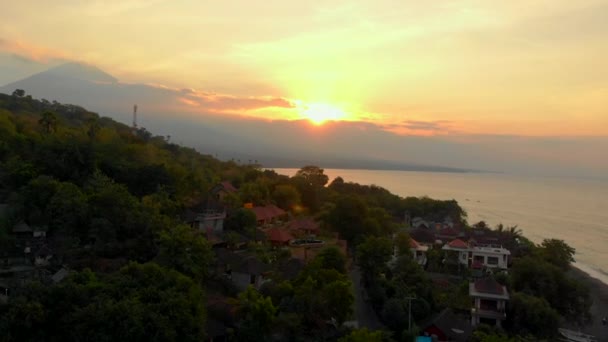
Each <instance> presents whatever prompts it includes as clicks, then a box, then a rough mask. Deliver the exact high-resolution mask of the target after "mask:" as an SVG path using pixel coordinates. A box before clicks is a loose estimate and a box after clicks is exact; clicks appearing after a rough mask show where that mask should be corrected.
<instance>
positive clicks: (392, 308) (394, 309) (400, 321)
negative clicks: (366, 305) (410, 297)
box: [380, 298, 408, 334]
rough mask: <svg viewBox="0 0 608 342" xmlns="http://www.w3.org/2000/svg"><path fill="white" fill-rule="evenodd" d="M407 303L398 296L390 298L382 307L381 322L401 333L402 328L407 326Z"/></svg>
mask: <svg viewBox="0 0 608 342" xmlns="http://www.w3.org/2000/svg"><path fill="white" fill-rule="evenodd" d="M406 307H407V304H406V303H404V302H403V301H402V300H401V299H399V298H391V299H389V300H388V301H386V303H384V307H383V308H382V313H381V315H380V316H381V317H382V322H384V324H386V326H387V327H389V328H390V329H391V330H393V331H394V332H396V333H398V334H399V333H401V331H402V330H403V328H404V327H405V328H407V324H408V322H407V320H408V312H407V309H406Z"/></svg>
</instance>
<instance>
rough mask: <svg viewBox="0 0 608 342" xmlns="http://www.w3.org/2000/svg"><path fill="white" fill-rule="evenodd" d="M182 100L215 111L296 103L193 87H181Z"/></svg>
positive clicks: (275, 98) (279, 106) (290, 106)
mask: <svg viewBox="0 0 608 342" xmlns="http://www.w3.org/2000/svg"><path fill="white" fill-rule="evenodd" d="M179 92H180V94H181V96H180V102H182V103H185V104H187V105H189V106H194V107H202V108H205V109H207V110H211V111H215V112H225V111H249V110H256V109H261V108H269V107H277V108H294V107H295V105H294V104H293V103H292V102H291V101H290V100H287V99H284V98H281V97H271V96H261V97H239V96H233V95H226V94H215V93H208V92H201V91H195V90H192V89H181V90H180V91H179Z"/></svg>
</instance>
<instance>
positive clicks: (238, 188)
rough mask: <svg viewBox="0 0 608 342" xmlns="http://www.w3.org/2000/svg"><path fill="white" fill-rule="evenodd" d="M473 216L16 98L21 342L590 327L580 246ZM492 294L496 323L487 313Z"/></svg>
mask: <svg viewBox="0 0 608 342" xmlns="http://www.w3.org/2000/svg"><path fill="white" fill-rule="evenodd" d="M466 217H467V214H466V212H465V211H464V210H463V209H462V208H461V207H460V206H459V205H458V203H457V202H456V201H454V200H448V201H440V200H433V199H430V198H415V197H407V198H402V197H399V196H396V195H394V194H391V193H390V192H389V191H388V190H386V189H383V188H381V187H378V186H374V185H371V186H368V185H360V184H356V183H351V182H347V181H345V180H344V179H342V178H341V177H337V178H336V179H334V180H332V181H331V182H330V181H329V178H328V176H327V175H326V174H324V170H323V169H322V168H319V167H317V166H314V165H308V166H304V167H302V168H301V169H300V170H299V171H298V172H297V174H296V175H295V176H293V177H288V176H283V175H279V174H277V173H276V172H274V171H272V170H262V169H261V168H260V166H259V165H255V164H246V165H240V164H237V163H234V162H222V161H219V160H217V159H216V158H213V157H211V156H208V155H203V154H200V153H199V152H197V151H195V150H193V149H190V148H185V147H182V146H179V145H177V144H174V143H171V142H170V139H169V138H168V137H161V136H154V135H153V134H151V133H150V132H148V131H147V130H146V129H145V128H143V127H140V128H137V129H134V128H132V127H128V126H126V125H124V124H121V123H118V122H116V121H114V120H112V119H109V118H104V117H100V116H99V115H97V114H96V113H92V112H89V111H88V110H86V109H84V108H82V107H79V106H74V105H64V104H60V103H58V102H48V101H45V100H36V99H33V98H31V96H28V95H26V94H24V93H22V92H15V94H13V95H0V258H1V259H0V260H2V264H1V267H0V336H3V339H4V340H6V341H84V340H87V341H89V340H95V341H114V340H130V341H144V340H146V341H147V340H149V339H150V337H151V336H153V337H154V338H153V340H157V341H200V340H203V339H205V338H213V339H219V340H221V339H227V340H234V341H269V340H277V341H282V340H293V341H309V340H320V341H336V340H338V341H341V342H348V341H360V340H364V341H377V342H380V341H393V340H408V339H410V340H411V339H412V338H413V336H416V335H420V334H431V333H432V334H436V333H438V332H437V329H439V328H438V326H440V323H439V321H441V320H442V319H443V320H445V319H446V317H449V321H448V322H447V323H448V324H449V326H451V327H453V329H451V330H444V331H445V332H446V333H447V334H453V331H462V332H463V333H465V332H466V334H467V338H468V337H470V338H471V339H470V340H472V341H475V342H484V341H491V340H495V339H493V338H504V339H501V340H500V341H509V342H511V341H539V340H543V339H545V340H552V338H554V337H555V336H556V334H557V328H558V327H559V326H560V325H562V324H563V322H571V323H572V324H579V325H585V324H588V323H589V321H590V319H591V313H590V308H591V305H592V300H591V298H590V295H589V291H588V288H587V287H586V286H585V284H584V283H582V282H580V281H579V280H578V279H576V278H574V277H573V276H572V275H571V273H570V272H569V271H570V270H571V264H572V262H573V260H574V259H573V256H574V253H575V250H574V249H573V248H571V247H570V246H568V245H567V244H566V243H565V242H564V241H561V240H555V239H547V240H544V241H543V242H542V243H541V244H540V245H535V244H533V243H531V242H530V241H529V240H527V239H526V238H525V237H523V236H522V232H521V230H519V229H517V227H503V226H502V225H499V226H497V227H496V229H491V228H490V227H488V226H487V225H486V224H485V222H479V223H476V224H474V225H469V224H468V222H467V221H466ZM463 253H464V254H463ZM469 253H471V255H472V257H471V258H469V257H468V255H469ZM476 253H478V254H476ZM479 253H481V254H479ZM488 253H489V254H488ZM463 255H464V257H463ZM488 255H489V256H488ZM536 279H541V281H536ZM478 286H479V288H478ZM472 289H475V291H473V290H472ZM488 289H489V290H491V291H494V292H495V291H499V292H497V293H499V294H500V296H499V297H500V300H501V302H496V303H493V304H492V305H499V306H496V307H494V310H498V311H497V312H498V313H499V314H500V315H498V316H492V317H493V318H492V319H494V321H492V320H489V321H488V320H487V319H482V318H484V317H481V318H480V317H477V316H476V315H475V312H476V311H472V310H471V303H472V297H474V296H477V297H480V296H481V297H483V298H485V297H484V294H483V293H486V292H483V291H486V290H488ZM497 289H498V290H497ZM478 290H479V291H481V292H479V291H478ZM494 292H487V293H494ZM565 294H567V295H565ZM412 297H415V298H416V300H415V302H413V303H412V315H411V318H410V316H409V315H408V314H406V311H405V308H406V303H408V301H409V300H411V298H412ZM505 300H507V301H510V302H509V304H508V305H507V306H506V309H505V305H506V304H505V302H504V301H505ZM484 305H486V306H487V305H490V304H484ZM471 315H473V316H472V317H473V318H474V319H475V320H476V323H474V324H473V326H471V325H472V323H471ZM442 317H443V318H442ZM485 318H487V317H485ZM488 322H489V323H490V324H492V323H494V324H492V325H496V326H497V328H491V327H489V326H487V325H485V324H482V323H488ZM501 322H502V323H501ZM503 323H504V325H502V327H503V328H499V327H500V326H501V324H503ZM410 324H411V325H412V328H411V329H405V328H404V327H405V326H408V325H410ZM353 326H356V327H361V328H370V329H381V330H378V331H373V332H371V331H369V330H367V329H352V327H353ZM32 327H35V329H32ZM443 328H445V326H443ZM455 328H457V329H456V330H454V329H455ZM458 334H460V333H458ZM507 334H508V335H509V336H507ZM522 336H526V337H525V338H524V337H522ZM461 337H462V336H461Z"/></svg>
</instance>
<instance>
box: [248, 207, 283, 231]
mask: <svg viewBox="0 0 608 342" xmlns="http://www.w3.org/2000/svg"><path fill="white" fill-rule="evenodd" d="M251 210H252V211H253V213H254V214H255V219H256V222H257V224H258V226H265V225H268V224H272V223H277V222H279V221H281V220H285V219H287V212H286V211H285V210H283V209H281V208H279V207H277V206H276V205H274V204H270V205H267V206H263V207H253V208H251Z"/></svg>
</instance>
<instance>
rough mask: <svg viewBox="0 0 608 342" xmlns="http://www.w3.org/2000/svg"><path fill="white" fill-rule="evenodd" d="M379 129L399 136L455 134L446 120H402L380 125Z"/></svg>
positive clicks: (449, 122)
mask: <svg viewBox="0 0 608 342" xmlns="http://www.w3.org/2000/svg"><path fill="white" fill-rule="evenodd" d="M380 127H381V128H383V129H384V130H386V131H388V132H392V133H396V134H399V135H443V134H448V133H454V132H455V127H454V123H453V122H452V121H448V120H431V121H423V120H403V121H401V122H399V123H392V124H382V125H380Z"/></svg>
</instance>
